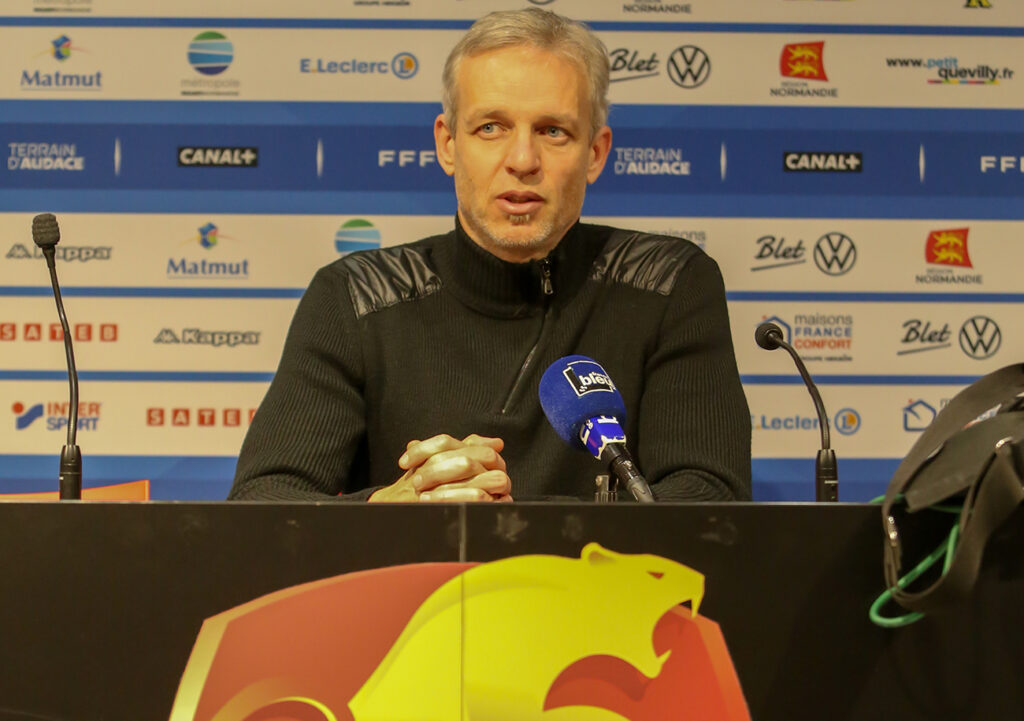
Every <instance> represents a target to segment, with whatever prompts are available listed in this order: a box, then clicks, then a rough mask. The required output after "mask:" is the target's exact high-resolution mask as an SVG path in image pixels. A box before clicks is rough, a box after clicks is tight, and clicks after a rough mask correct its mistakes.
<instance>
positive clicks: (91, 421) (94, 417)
mask: <svg viewBox="0 0 1024 721" xmlns="http://www.w3.org/2000/svg"><path fill="white" fill-rule="evenodd" d="M100 405H101V404H100V403H98V402H95V401H92V402H82V403H79V404H78V430H80V431H95V430H96V428H97V425H98V424H99V421H100ZM11 411H12V412H13V413H14V428H15V430H18V431H23V430H25V429H27V428H30V427H31V426H32V425H33V424H34V423H35V422H36V421H37V420H40V419H44V421H43V424H44V426H45V428H46V430H48V431H59V430H64V429H66V428H67V427H68V418H67V415H68V402H67V401H63V402H62V401H48V402H46V403H33V404H31V405H25V404H24V403H22V402H21V401H16V402H15V403H14V404H13V405H12V406H11Z"/></svg>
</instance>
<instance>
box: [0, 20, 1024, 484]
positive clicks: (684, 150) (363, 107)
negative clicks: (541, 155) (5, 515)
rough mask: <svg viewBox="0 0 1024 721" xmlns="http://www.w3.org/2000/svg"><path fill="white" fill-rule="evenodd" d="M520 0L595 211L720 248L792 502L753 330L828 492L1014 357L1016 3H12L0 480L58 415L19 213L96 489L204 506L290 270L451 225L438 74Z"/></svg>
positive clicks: (782, 435) (772, 459)
mask: <svg viewBox="0 0 1024 721" xmlns="http://www.w3.org/2000/svg"><path fill="white" fill-rule="evenodd" d="M529 4H533V5H543V6H547V7H549V8H551V9H553V10H557V11H560V12H563V13H565V14H568V15H571V16H574V17H577V18H579V19H582V20H587V21H590V22H591V23H592V24H593V25H594V27H595V28H596V29H597V31H598V33H599V34H600V35H601V37H602V38H603V40H604V41H605V43H606V44H607V45H608V48H609V50H610V52H611V58H612V81H613V82H612V86H611V98H612V102H613V110H612V114H611V124H612V126H613V129H614V138H615V147H614V150H613V153H612V156H611V158H610V160H609V163H608V166H607V168H606V170H605V173H604V176H603V177H602V178H601V179H600V180H599V181H598V183H597V184H596V185H594V186H593V187H592V189H591V191H590V193H589V194H588V196H587V203H586V205H585V207H584V215H585V217H586V218H587V219H589V220H593V221H597V222H606V223H610V224H615V225H621V226H627V227H634V228H639V229H642V230H649V231H656V232H660V233H666V234H669V235H674V236H678V237H680V238H687V239H689V240H691V241H693V242H695V243H697V244H699V245H700V246H701V247H703V248H705V250H707V252H708V253H710V254H711V255H712V256H713V257H714V258H715V259H716V260H717V261H718V263H719V264H720V265H721V267H722V270H723V272H724V275H725V280H726V286H727V290H728V294H729V303H730V312H731V317H732V329H733V338H734V343H735V345H736V354H737V358H738V360H739V365H740V372H741V374H742V376H743V381H744V384H745V388H746V393H747V398H748V400H749V402H750V412H751V417H750V422H751V426H752V429H753V452H754V495H755V498H757V499H761V500H778V499H809V498H812V497H813V480H812V476H813V460H812V459H813V457H814V452H815V450H816V447H817V439H818V434H819V428H818V421H817V418H816V416H815V414H814V412H813V408H812V406H811V403H810V399H809V398H808V396H807V393H806V392H805V391H804V389H803V387H802V386H801V385H800V382H799V378H798V376H797V375H796V373H795V371H794V369H793V367H792V366H791V364H790V362H789V359H788V358H787V357H786V356H785V355H784V354H783V353H782V352H781V351H780V352H777V353H768V352H765V351H762V350H760V349H758V348H757V347H756V346H755V345H754V342H753V330H754V328H755V326H756V325H757V324H758V323H760V322H761V321H762V320H765V319H772V320H774V321H775V322H776V323H778V324H779V325H780V326H781V327H782V328H783V329H784V331H785V333H786V335H787V337H788V339H789V341H790V342H791V343H793V345H795V346H796V347H797V348H798V349H799V350H800V351H801V353H803V354H804V357H805V359H806V361H807V363H808V366H809V368H810V370H811V372H812V373H813V374H814V375H815V376H816V377H817V379H818V380H819V382H820V383H821V386H822V395H823V397H824V400H825V402H826V404H827V407H828V412H829V415H830V422H831V424H832V428H833V431H834V432H833V436H832V438H833V445H834V447H835V448H836V451H837V453H838V456H839V469H840V484H841V485H840V497H841V498H842V499H844V500H863V499H867V498H870V497H872V496H873V495H875V494H877V493H879V492H880V491H881V490H882V489H883V488H884V486H885V483H886V481H887V479H888V477H889V476H890V475H891V473H892V471H893V469H894V468H895V466H896V463H897V462H898V460H899V459H900V458H901V457H902V456H903V455H904V454H905V453H906V451H907V450H908V449H909V447H910V446H911V444H912V443H913V442H914V440H915V439H916V438H917V437H918V435H919V434H920V432H921V431H922V430H923V429H924V428H926V427H927V425H928V424H929V423H930V422H931V420H932V418H934V416H935V414H936V413H937V412H938V410H939V409H941V408H942V406H943V404H944V403H946V402H947V401H948V400H949V399H950V398H951V397H952V396H953V395H954V394H955V393H956V392H957V391H958V390H959V389H960V388H962V387H963V386H964V385H965V384H967V383H969V382H971V381H973V380H974V379H976V378H978V377H979V376H981V375H983V374H984V373H986V372H988V371H991V370H993V369H995V368H998V367H1001V366H1003V365H1006V364H1008V363H1011V362H1019V361H1022V360H1024V334H1022V331H1021V328H1022V327H1024V323H1022V320H1024V312H1022V311H1024V306H1022V303H1024V292H1021V283H1020V277H1021V270H1020V269H1021V267H1022V266H1024V242H1022V241H1021V238H1020V235H1021V230H1022V227H1024V226H1022V224H1021V220H1022V218H1024V203H1022V200H1021V195H1022V192H1024V133H1022V132H1021V128H1022V127H1024V101H1022V100H1021V98H1024V43H1022V41H1021V35H1024V7H1022V6H1021V4H1020V3H1018V2H1014V1H1013V0H902V1H901V2H892V1H891V0H759V1H758V2H755V3H751V2H749V1H748V0H690V1H689V2H675V1H674V0H642V1H635V2H634V1H631V0H532V2H527V1H526V0H521V1H519V2H513V1H511V0H509V1H505V0H429V1H428V0H337V1H336V2H333V3H330V4H329V7H328V4H325V3H322V2H318V1H315V0H292V2H289V3H280V2H275V1H271V0H252V1H251V2H248V3H245V4H244V8H242V7H241V5H240V4H238V3H234V2H228V1H227V0H202V1H201V2H200V0H179V1H178V2H176V3H174V4H173V6H172V5H168V4H167V3H151V4H144V3H143V4H140V3H136V2H128V0H10V1H9V2H6V3H5V4H4V8H3V12H4V13H5V14H6V15H5V16H3V17H0V139H2V143H0V152H2V153H3V154H4V155H5V158H4V162H3V165H2V169H0V308H2V310H0V428H2V429H3V431H2V432H0V492H4V491H12V492H17V491H35V490H49V489H53V488H55V487H56V476H57V454H58V453H59V450H60V447H61V445H62V444H63V442H64V433H65V431H66V427H65V425H64V424H65V423H66V421H65V420H64V418H65V413H66V411H67V402H68V401H67V390H66V385H65V383H64V381H63V379H64V373H65V371H64V350H63V345H62V343H61V340H62V336H61V331H60V326H59V324H58V322H57V318H56V313H55V311H54V306H53V300H52V298H51V291H50V289H49V286H48V275H47V272H46V267H45V263H44V261H43V259H42V258H41V256H40V254H39V253H38V252H37V251H36V249H35V247H34V245H33V243H32V238H31V231H30V228H31V219H32V216H33V215H34V214H36V213H39V212H45V211H50V212H54V213H56V214H57V215H58V219H59V221H60V224H61V229H62V238H63V239H62V241H61V245H60V246H59V247H58V249H57V258H58V269H59V273H60V275H61V279H62V283H63V285H64V295H65V299H66V303H67V309H68V316H69V319H70V322H71V330H72V333H73V335H74V339H75V342H76V353H77V360H78V365H79V368H80V370H81V377H82V387H81V407H80V408H79V430H80V434H79V444H80V445H81V447H82V451H83V454H84V457H85V463H84V468H85V483H86V485H99V484H102V483H108V482H116V481H122V480H131V479H135V478H150V479H151V480H152V481H153V495H154V497H157V498H178V499H202V498H222V497H223V496H224V495H225V494H226V492H227V490H228V487H229V485H230V479H231V475H232V473H233V470H234V461H235V455H236V453H237V450H238V448H239V446H240V444H241V442H242V438H243V436H244V434H245V431H246V428H247V426H248V423H249V420H250V418H251V416H252V413H253V412H254V409H255V408H257V407H258V405H259V403H260V399H261V398H262V396H263V394H264V392H265V390H266V387H267V384H268V383H269V381H270V379H271V377H272V375H273V372H274V369H275V367H276V364H277V360H278V358H279V356H280V351H281V347H282V344H283V342H284V337H285V333H286V331H287V327H288V323H289V320H290V318H291V314H292V313H293V311H294V309H295V306H296V303H297V302H298V299H299V297H300V296H301V294H302V291H303V289H304V288H305V286H306V284H307V283H308V281H309V279H310V278H311V276H312V274H313V272H314V271H315V270H316V269H317V268H318V267H320V266H322V265H324V264H326V263H329V262H331V261H332V260H334V259H336V258H337V257H339V256H340V255H341V254H344V253H348V252H351V251H353V250H359V249H363V248H373V247H378V246H387V245H394V244H397V243H402V242H405V241H410V240H415V239H417V238H420V237H422V236H425V235H428V234H433V233H437V232H443V231H445V230H447V229H449V228H450V226H451V222H452V220H451V218H452V214H453V211H454V196H453V192H452V187H451V182H450V180H449V178H448V177H447V176H445V175H444V174H443V173H442V172H441V170H440V169H439V168H438V166H437V161H436V158H435V155H434V149H433V141H432V136H431V130H430V128H431V123H432V121H433V118H434V116H435V115H436V113H437V112H438V111H439V109H440V105H439V103H438V100H437V99H438V97H439V85H440V80H439V78H440V72H441V64H442V63H443V60H444V57H445V55H446V54H447V51H448V49H449V48H450V47H451V46H452V44H453V43H454V42H455V41H456V39H457V38H458V37H459V35H460V33H461V32H462V31H463V30H464V29H465V28H466V27H468V26H469V24H470V23H471V22H472V20H473V19H475V18H476V17H478V16H480V15H481V14H482V13H484V12H486V11H488V10H494V9H508V8H515V7H524V6H527V5H529ZM172 13H173V14H172ZM239 13H244V15H241V16H240V15H239ZM598 360H600V359H598ZM680 402H685V399H680ZM438 430H439V431H440V430H443V429H438ZM679 442H680V443H685V442H686V439H685V438H681V439H679ZM396 473H397V471H396Z"/></svg>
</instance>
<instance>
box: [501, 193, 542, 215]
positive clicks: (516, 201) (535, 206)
mask: <svg viewBox="0 0 1024 721" xmlns="http://www.w3.org/2000/svg"><path fill="white" fill-rule="evenodd" d="M543 204H544V199H543V198H542V197H541V196H539V195H537V194H536V193H532V192H529V191H518V190H510V191H508V192H505V193H502V194H501V195H499V196H498V207H499V208H500V209H501V211H502V212H503V213H505V214H506V215H532V214H533V213H536V212H537V211H538V210H540V207H541V206H542V205H543Z"/></svg>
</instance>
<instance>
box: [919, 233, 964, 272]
mask: <svg viewBox="0 0 1024 721" xmlns="http://www.w3.org/2000/svg"><path fill="white" fill-rule="evenodd" d="M967 231H968V228H955V229H952V230H933V231H932V232H931V233H929V234H928V240H927V242H926V243H925V247H924V259H925V260H926V261H927V262H928V263H931V264H932V265H953V266H959V267H961V268H973V267H974V266H973V265H972V264H971V257H970V255H968V254H967Z"/></svg>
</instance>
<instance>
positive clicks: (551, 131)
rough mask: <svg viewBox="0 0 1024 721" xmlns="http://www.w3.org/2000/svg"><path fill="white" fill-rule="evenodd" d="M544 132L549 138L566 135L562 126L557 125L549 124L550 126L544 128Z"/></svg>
mask: <svg viewBox="0 0 1024 721" xmlns="http://www.w3.org/2000/svg"><path fill="white" fill-rule="evenodd" d="M544 134H545V135H547V136H548V137H549V138H564V137H565V131H564V130H562V129H561V128H558V127H555V126H554V125H549V126H548V127H546V128H544Z"/></svg>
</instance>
